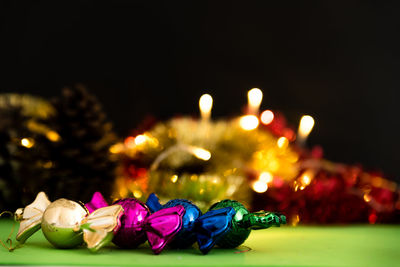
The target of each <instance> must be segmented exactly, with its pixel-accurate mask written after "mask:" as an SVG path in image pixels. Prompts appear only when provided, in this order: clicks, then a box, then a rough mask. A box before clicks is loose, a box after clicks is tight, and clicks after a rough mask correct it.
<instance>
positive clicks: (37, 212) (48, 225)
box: [15, 192, 124, 251]
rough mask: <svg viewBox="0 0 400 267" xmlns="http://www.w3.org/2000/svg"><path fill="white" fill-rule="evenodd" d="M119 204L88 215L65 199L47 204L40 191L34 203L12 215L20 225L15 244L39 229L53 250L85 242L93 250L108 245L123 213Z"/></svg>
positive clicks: (72, 202) (45, 197) (82, 207)
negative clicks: (53, 247)
mask: <svg viewBox="0 0 400 267" xmlns="http://www.w3.org/2000/svg"><path fill="white" fill-rule="evenodd" d="M123 211H124V210H123V208H122V206H120V205H112V206H108V207H104V208H100V209H98V210H96V211H94V212H93V213H90V214H89V212H88V211H87V210H86V209H85V208H84V206H83V205H80V204H79V203H77V202H75V201H72V200H68V199H65V198H61V199H58V200H56V201H54V202H50V201H49V199H48V198H47V196H46V194H45V193H44V192H40V193H39V194H38V195H37V197H36V199H35V201H34V202H32V203H31V204H29V205H28V206H26V207H25V208H20V209H18V210H17V211H16V212H15V219H16V220H17V221H19V222H20V227H19V231H18V233H17V237H16V239H17V241H18V242H20V243H25V241H26V240H27V239H28V238H29V237H30V236H31V235H33V234H34V233H35V232H36V231H37V230H39V229H40V228H41V229H42V232H43V234H44V236H45V237H46V239H47V240H48V241H49V242H50V243H51V244H52V245H53V246H55V247H56V248H73V247H76V246H79V245H81V244H82V243H83V242H85V243H86V245H87V247H88V248H89V250H91V251H97V250H98V249H100V248H101V247H103V246H104V245H106V244H108V243H109V242H111V240H112V238H113V233H114V231H116V230H118V228H119V227H120V225H121V223H120V217H121V216H122V214H123Z"/></svg>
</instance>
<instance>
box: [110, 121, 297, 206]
mask: <svg viewBox="0 0 400 267" xmlns="http://www.w3.org/2000/svg"><path fill="white" fill-rule="evenodd" d="M256 119H257V117H256ZM257 120H258V119H257ZM242 124H243V121H242V120H240V119H233V120H221V121H209V120H196V119H192V118H177V119H172V120H169V121H167V122H160V123H158V124H156V125H155V126H154V127H153V128H152V129H150V130H149V131H147V132H145V133H143V134H141V135H138V136H136V137H133V136H131V137H128V138H126V140H125V142H124V143H119V144H116V145H114V146H113V147H111V148H110V151H111V152H112V153H115V154H121V155H123V156H125V157H126V158H128V159H130V160H133V161H134V162H135V163H133V164H134V165H135V164H138V165H140V166H144V168H145V169H146V170H147V172H146V174H145V177H138V179H135V177H129V178H127V177H124V176H123V175H121V176H120V177H119V178H118V179H117V186H116V188H117V189H116V191H115V192H114V197H115V198H121V197H127V196H135V197H139V198H140V197H142V199H145V197H146V196H147V195H148V194H149V193H151V192H155V193H157V194H158V195H159V196H160V198H161V200H163V199H164V200H167V199H172V198H185V199H190V200H192V201H194V202H195V203H196V204H197V205H199V207H200V208H207V207H209V205H210V204H211V203H214V202H216V201H219V200H221V199H224V198H231V199H236V200H239V201H242V202H246V203H249V202H250V201H251V189H252V188H251V187H252V185H253V190H255V191H256V192H263V190H264V191H265V190H267V188H268V186H267V184H268V183H270V182H272V180H273V179H274V178H279V179H282V180H291V179H293V178H295V177H296V175H297V174H298V165H297V161H298V159H299V156H298V154H297V153H296V152H295V151H294V150H293V149H292V148H291V145H290V144H289V141H288V140H287V139H286V138H285V137H280V138H277V137H275V136H274V135H272V134H271V133H270V132H269V131H266V130H263V129H260V128H257V127H256V128H254V129H248V128H244V127H243V125H242ZM266 173H267V174H268V175H270V177H271V178H270V179H265V177H266V176H265V174H266ZM249 176H256V180H255V181H253V183H252V181H250V180H249ZM257 182H258V183H257ZM255 183H257V185H258V187H254V185H255ZM260 190H261V191H260Z"/></svg>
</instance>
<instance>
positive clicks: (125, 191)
mask: <svg viewBox="0 0 400 267" xmlns="http://www.w3.org/2000/svg"><path fill="white" fill-rule="evenodd" d="M119 195H120V196H121V198H125V197H127V196H128V189H126V188H125V187H121V188H120V189H119Z"/></svg>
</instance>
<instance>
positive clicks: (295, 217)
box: [292, 214, 300, 226]
mask: <svg viewBox="0 0 400 267" xmlns="http://www.w3.org/2000/svg"><path fill="white" fill-rule="evenodd" d="M299 222H300V216H299V215H298V214H297V215H295V216H293V218H292V225H293V226H296V225H297V224H298V223H299Z"/></svg>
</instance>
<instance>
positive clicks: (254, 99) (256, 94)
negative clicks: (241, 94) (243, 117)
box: [247, 88, 263, 112]
mask: <svg viewBox="0 0 400 267" xmlns="http://www.w3.org/2000/svg"><path fill="white" fill-rule="evenodd" d="M262 98H263V93H262V91H261V90H260V89H258V88H253V89H251V90H249V91H248V92H247V99H248V101H249V108H250V109H251V111H252V112H258V109H259V108H260V105H261V101H262Z"/></svg>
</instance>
